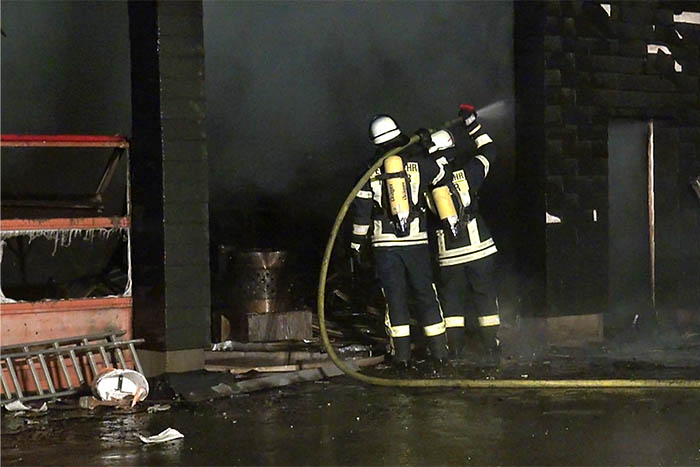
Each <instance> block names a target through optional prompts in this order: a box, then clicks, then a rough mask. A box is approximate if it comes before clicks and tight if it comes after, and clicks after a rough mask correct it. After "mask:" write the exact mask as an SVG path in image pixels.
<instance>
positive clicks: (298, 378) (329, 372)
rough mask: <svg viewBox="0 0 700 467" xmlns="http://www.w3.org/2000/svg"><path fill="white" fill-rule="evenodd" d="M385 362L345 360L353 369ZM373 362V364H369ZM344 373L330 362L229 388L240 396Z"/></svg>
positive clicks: (371, 358) (254, 379) (378, 360)
mask: <svg viewBox="0 0 700 467" xmlns="http://www.w3.org/2000/svg"><path fill="white" fill-rule="evenodd" d="M383 360H384V356H383V355H380V356H378V357H370V358H367V359H359V360H354V359H349V360H345V361H346V362H347V363H348V366H350V367H351V368H353V369H357V368H359V366H360V365H359V362H363V363H364V366H369V365H370V364H371V365H376V364H377V363H380V362H381V361H383ZM369 362H372V363H369ZM343 374H344V373H343V371H342V370H341V369H340V368H338V367H337V366H335V363H333V362H332V361H328V362H326V363H324V364H323V365H322V366H320V367H318V368H308V369H305V370H299V371H292V372H288V373H287V372H285V373H275V374H271V375H265V376H262V377H260V378H253V379H249V380H245V381H239V382H237V383H236V384H233V385H230V386H228V385H227V386H228V388H230V390H231V394H240V393H246V392H253V391H259V390H261V389H267V388H276V387H281V386H288V385H290V384H294V383H301V382H305V381H318V380H321V379H325V378H333V377H335V376H342V375H343Z"/></svg>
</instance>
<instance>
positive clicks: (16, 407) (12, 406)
mask: <svg viewBox="0 0 700 467" xmlns="http://www.w3.org/2000/svg"><path fill="white" fill-rule="evenodd" d="M4 407H5V409H7V410H9V411H10V412H19V411H24V412H46V411H47V410H49V406H48V405H47V404H46V402H44V403H43V404H41V407H39V408H38V409H33V408H31V407H29V406H26V405H24V404H23V403H22V401H14V402H10V403H9V404H5V406H4Z"/></svg>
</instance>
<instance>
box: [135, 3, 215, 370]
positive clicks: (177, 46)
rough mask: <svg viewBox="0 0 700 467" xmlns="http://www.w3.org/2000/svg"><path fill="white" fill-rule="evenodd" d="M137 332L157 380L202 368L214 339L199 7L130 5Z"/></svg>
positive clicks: (200, 9) (172, 4) (145, 360)
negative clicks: (205, 354) (211, 323)
mask: <svg viewBox="0 0 700 467" xmlns="http://www.w3.org/2000/svg"><path fill="white" fill-rule="evenodd" d="M129 35H130V39H131V64H132V69H131V82H132V97H131V100H132V115H133V126H132V135H131V137H132V146H131V148H132V149H131V193H132V206H133V209H132V211H133V213H132V219H133V220H132V224H133V227H132V231H133V238H132V258H133V282H134V285H133V293H134V333H135V335H136V336H138V337H143V338H145V339H146V343H145V345H144V346H143V349H144V350H141V351H140V355H141V356H142V360H143V362H144V366H145V367H146V372H147V373H148V374H149V376H150V375H155V374H159V373H164V372H181V371H190V370H196V369H200V368H202V366H203V363H204V353H203V349H204V348H206V347H208V346H209V344H210V342H211V339H210V319H211V318H210V316H211V311H210V300H211V299H210V277H209V214H208V202H209V186H208V164H207V146H206V131H205V122H204V117H205V96H204V39H203V28H202V2H201V1H154V2H145V1H130V2H129Z"/></svg>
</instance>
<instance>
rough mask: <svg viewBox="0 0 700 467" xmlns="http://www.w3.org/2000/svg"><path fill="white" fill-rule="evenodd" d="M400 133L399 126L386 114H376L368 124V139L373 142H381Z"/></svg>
mask: <svg viewBox="0 0 700 467" xmlns="http://www.w3.org/2000/svg"><path fill="white" fill-rule="evenodd" d="M400 134H401V130H400V129H399V126H398V125H397V124H396V122H395V121H394V119H393V118H391V117H390V116H388V115H377V116H375V117H374V118H373V119H372V122H371V123H370V124H369V139H371V140H372V142H373V143H374V144H382V143H386V142H387V141H390V140H392V139H394V138H396V137H397V136H399V135H400Z"/></svg>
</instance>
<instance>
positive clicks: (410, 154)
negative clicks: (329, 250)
mask: <svg viewBox="0 0 700 467" xmlns="http://www.w3.org/2000/svg"><path fill="white" fill-rule="evenodd" d="M370 140H371V141H372V142H373V143H374V144H375V145H376V148H377V149H376V154H375V156H374V157H375V158H374V160H376V159H377V158H379V157H381V156H383V155H384V154H385V153H386V152H388V151H390V150H391V149H395V148H398V147H401V146H404V145H405V144H406V143H408V140H409V138H408V137H407V136H406V135H405V134H404V133H403V132H402V131H401V130H400V129H399V127H398V125H397V124H396V122H395V121H394V120H393V119H392V118H391V117H389V116H388V115H379V116H377V117H375V118H374V119H373V120H372V122H371V124H370ZM444 182H445V169H444V166H443V165H440V164H438V163H437V162H436V161H435V160H434V159H433V158H431V157H430V156H429V155H428V153H427V151H426V149H425V148H424V147H423V145H420V144H413V145H411V146H409V147H408V148H406V149H404V150H402V151H401V152H400V153H399V154H396V156H395V158H392V157H389V158H387V159H386V161H385V163H384V165H383V166H382V167H380V168H378V169H377V170H376V172H375V173H374V174H373V176H372V177H371V178H370V179H369V181H368V182H367V183H366V184H365V185H364V186H363V187H362V189H361V190H360V191H359V192H358V194H357V197H356V198H355V200H354V201H353V205H352V209H353V235H352V241H351V245H350V246H351V248H352V249H353V250H354V251H356V252H359V250H360V248H361V247H362V246H363V245H365V244H366V243H371V245H372V250H373V256H374V261H375V273H376V276H377V279H378V280H379V284H380V286H381V288H382V293H383V294H384V297H385V299H386V303H387V310H386V315H385V324H386V330H387V334H388V335H389V337H390V340H391V344H392V348H393V354H394V362H395V364H396V365H397V366H398V367H403V368H406V367H408V366H409V362H410V358H411V338H410V325H409V321H410V312H409V293H410V294H412V297H413V298H414V299H415V304H416V311H417V313H418V316H417V318H418V321H419V322H420V324H421V325H422V327H423V332H424V334H425V335H426V338H427V343H428V348H429V350H430V353H431V356H432V358H433V359H434V360H435V361H437V362H442V361H443V360H444V359H445V358H446V357H447V336H446V334H445V321H444V319H443V316H442V309H441V307H440V302H439V301H438V297H437V289H436V286H435V283H434V280H433V274H432V268H431V260H430V250H429V247H428V232H427V225H426V224H427V217H426V208H425V205H426V202H425V195H426V193H427V190H428V189H429V188H431V187H434V186H440V185H441V184H444Z"/></svg>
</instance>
